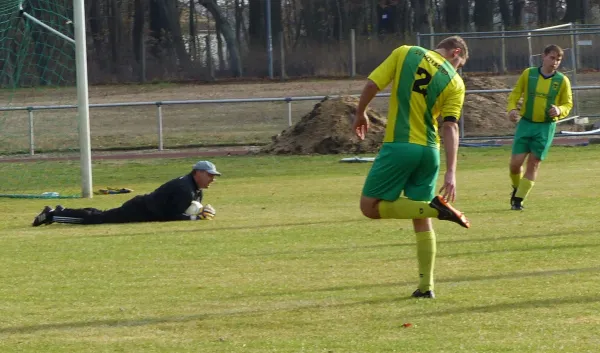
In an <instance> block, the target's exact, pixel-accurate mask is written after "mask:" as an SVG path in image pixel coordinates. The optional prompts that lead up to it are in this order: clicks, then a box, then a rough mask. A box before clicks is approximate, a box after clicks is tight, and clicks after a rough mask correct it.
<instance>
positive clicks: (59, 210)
mask: <svg viewBox="0 0 600 353" xmlns="http://www.w3.org/2000/svg"><path fill="white" fill-rule="evenodd" d="M64 210H65V208H64V207H63V206H62V205H56V207H54V211H58V212H62V211H64Z"/></svg>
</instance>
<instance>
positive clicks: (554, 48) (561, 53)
mask: <svg viewBox="0 0 600 353" xmlns="http://www.w3.org/2000/svg"><path fill="white" fill-rule="evenodd" d="M552 52H555V53H556V54H558V56H564V55H565V51H564V50H563V49H562V48H561V47H559V46H558V45H556V44H550V45H548V46H546V47H545V48H544V55H548V54H550V53H552Z"/></svg>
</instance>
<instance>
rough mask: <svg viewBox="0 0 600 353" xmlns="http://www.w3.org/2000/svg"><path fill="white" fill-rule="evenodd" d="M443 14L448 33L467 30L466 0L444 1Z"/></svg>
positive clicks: (467, 7)
mask: <svg viewBox="0 0 600 353" xmlns="http://www.w3.org/2000/svg"><path fill="white" fill-rule="evenodd" d="M445 5H446V7H445V9H444V12H445V14H446V27H447V28H448V30H449V31H450V32H462V31H466V30H467V29H468V28H469V2H468V0H446V3H445Z"/></svg>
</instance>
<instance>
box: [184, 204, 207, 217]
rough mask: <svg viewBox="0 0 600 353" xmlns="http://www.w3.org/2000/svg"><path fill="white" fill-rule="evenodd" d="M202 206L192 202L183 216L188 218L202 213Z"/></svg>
mask: <svg viewBox="0 0 600 353" xmlns="http://www.w3.org/2000/svg"><path fill="white" fill-rule="evenodd" d="M202 207H204V206H202V204H201V203H200V202H198V201H192V204H191V205H190V206H189V207H188V208H187V209H186V210H185V214H186V215H188V216H197V215H199V214H200V212H201V211H202Z"/></svg>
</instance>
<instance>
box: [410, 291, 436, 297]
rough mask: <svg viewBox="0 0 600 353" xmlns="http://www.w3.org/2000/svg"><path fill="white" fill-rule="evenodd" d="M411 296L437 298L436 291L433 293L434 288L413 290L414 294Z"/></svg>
mask: <svg viewBox="0 0 600 353" xmlns="http://www.w3.org/2000/svg"><path fill="white" fill-rule="evenodd" d="M411 297H413V298H428V299H435V293H433V291H432V290H428V291H426V292H421V290H420V289H417V290H416V291H414V292H413V294H412V295H411Z"/></svg>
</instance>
